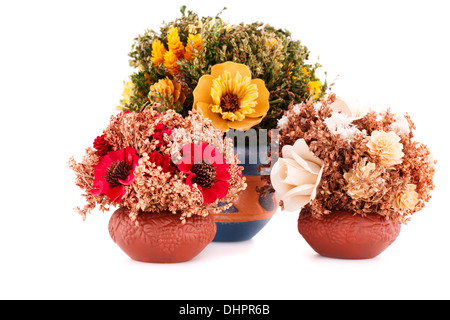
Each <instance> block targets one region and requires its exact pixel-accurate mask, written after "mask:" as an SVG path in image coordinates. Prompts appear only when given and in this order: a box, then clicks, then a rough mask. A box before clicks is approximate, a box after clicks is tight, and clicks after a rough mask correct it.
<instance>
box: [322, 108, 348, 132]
mask: <svg viewBox="0 0 450 320" xmlns="http://www.w3.org/2000/svg"><path fill="white" fill-rule="evenodd" d="M324 122H325V124H326V126H327V128H328V130H329V131H330V132H333V133H335V132H336V130H338V129H341V128H348V127H349V126H350V124H351V123H352V119H351V118H349V117H347V115H346V114H344V113H341V112H333V113H332V114H331V117H329V118H327V119H325V121H324Z"/></svg>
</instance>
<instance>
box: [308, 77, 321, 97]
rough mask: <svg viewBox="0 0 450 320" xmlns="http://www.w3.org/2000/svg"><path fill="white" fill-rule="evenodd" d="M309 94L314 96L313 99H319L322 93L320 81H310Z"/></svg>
mask: <svg viewBox="0 0 450 320" xmlns="http://www.w3.org/2000/svg"><path fill="white" fill-rule="evenodd" d="M308 88H309V92H310V93H311V95H312V98H313V99H317V98H319V95H320V94H321V93H322V82H320V80H316V81H310V82H309V83H308Z"/></svg>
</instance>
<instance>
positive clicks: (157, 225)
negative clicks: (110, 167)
mask: <svg viewBox="0 0 450 320" xmlns="http://www.w3.org/2000/svg"><path fill="white" fill-rule="evenodd" d="M128 213H129V211H128V210H127V209H126V208H120V209H118V210H116V211H115V212H114V214H113V215H112V216H111V219H110V221H109V227H108V229H109V234H110V235H111V238H112V239H113V241H114V242H115V243H116V244H117V245H118V246H119V247H120V248H121V249H122V250H123V251H124V252H125V253H126V254H127V255H128V256H129V257H130V258H131V259H133V260H136V261H143V262H154V263H175V262H185V261H189V260H191V259H192V258H194V257H195V256H197V255H198V254H199V253H200V252H201V251H203V249H204V248H205V247H206V246H207V245H208V244H209V243H210V242H211V241H212V240H213V238H214V235H215V234H216V224H215V221H214V218H213V217H212V216H211V215H208V216H206V217H200V216H193V217H190V218H187V219H186V223H185V224H182V223H181V221H180V219H179V218H180V216H179V215H175V214H171V213H169V212H163V213H150V212H141V213H139V215H138V217H137V225H136V224H135V223H134V222H132V221H131V219H130V218H129V216H128Z"/></svg>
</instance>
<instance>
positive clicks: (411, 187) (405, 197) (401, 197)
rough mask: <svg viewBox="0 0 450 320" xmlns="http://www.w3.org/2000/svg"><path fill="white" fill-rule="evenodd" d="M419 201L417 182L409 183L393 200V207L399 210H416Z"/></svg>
mask: <svg viewBox="0 0 450 320" xmlns="http://www.w3.org/2000/svg"><path fill="white" fill-rule="evenodd" d="M417 202H419V194H418V193H417V192H416V185H415V184H408V185H407V186H406V190H404V191H403V192H400V193H398V194H397V195H396V196H395V198H394V200H393V207H394V208H395V209H397V210H414V208H415V207H416V204H417Z"/></svg>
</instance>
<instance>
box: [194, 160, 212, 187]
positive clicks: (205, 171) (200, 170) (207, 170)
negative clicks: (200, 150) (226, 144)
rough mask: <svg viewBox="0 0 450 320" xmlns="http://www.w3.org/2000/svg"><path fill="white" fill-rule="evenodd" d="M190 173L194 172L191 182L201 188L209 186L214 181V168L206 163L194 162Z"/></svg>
mask: <svg viewBox="0 0 450 320" xmlns="http://www.w3.org/2000/svg"><path fill="white" fill-rule="evenodd" d="M191 171H192V173H195V177H194V178H193V179H192V182H194V183H196V184H198V185H199V186H201V187H202V188H206V189H208V188H211V187H212V185H213V184H214V183H215V182H216V168H215V167H214V166H213V165H211V164H207V163H196V164H194V165H192V168H191Z"/></svg>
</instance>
